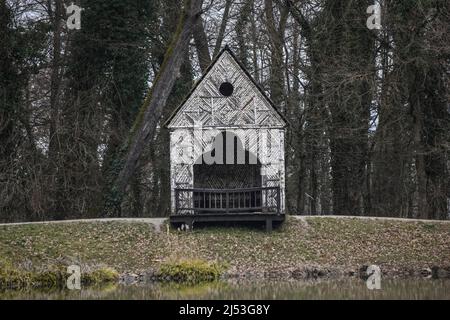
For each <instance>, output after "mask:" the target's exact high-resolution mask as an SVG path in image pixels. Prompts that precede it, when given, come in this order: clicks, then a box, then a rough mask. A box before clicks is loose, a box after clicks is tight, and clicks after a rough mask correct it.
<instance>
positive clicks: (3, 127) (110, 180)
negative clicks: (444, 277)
mask: <svg viewBox="0 0 450 320" xmlns="http://www.w3.org/2000/svg"><path fill="white" fill-rule="evenodd" d="M72 2H73V3H75V4H77V5H79V6H80V7H81V8H83V11H82V15H81V29H80V30H69V29H68V28H67V23H66V22H67V13H66V6H69V5H70V4H71V3H72ZM378 2H379V3H380V4H381V8H382V11H381V13H382V15H381V18H382V19H381V29H379V30H377V29H375V30H369V29H368V28H367V26H366V21H367V18H368V17H369V14H367V8H368V6H370V5H373V4H374V2H373V0H370V1H368V0H340V1H336V0H298V1H290V0H220V1H219V0H205V1H200V0H184V1H183V0H133V1H132V0H127V1H124V0H77V1H72V0H70V1H65V0H0V221H6V222H9V221H30V220H51V219H69V218H71V219H73V218H93V217H104V216H118V217H144V216H145V217H154V216H167V215H169V214H170V193H169V190H170V187H169V186H170V181H169V178H170V172H169V166H168V163H169V135H168V131H167V130H166V129H165V128H164V127H163V126H162V124H163V123H164V122H165V120H166V119H167V118H168V117H169V116H170V115H171V113H172V112H173V110H174V109H175V108H176V107H177V106H178V105H179V104H180V103H181V102H182V100H183V98H184V97H185V96H186V95H187V93H188V92H189V91H190V89H191V88H192V86H193V83H194V81H195V80H196V79H198V78H199V77H200V76H201V74H202V70H205V69H206V68H207V66H208V65H209V63H210V62H211V60H212V59H213V57H214V56H215V55H217V53H218V52H219V51H220V49H221V48H223V47H224V46H225V45H228V46H229V47H230V48H231V49H232V50H233V51H234V52H235V54H236V55H237V57H238V58H239V60H240V61H241V62H242V63H243V64H244V65H245V66H246V68H247V69H248V70H249V72H250V74H251V75H252V76H253V77H254V79H255V80H256V82H257V83H258V84H260V86H261V87H262V88H263V89H264V90H265V91H266V92H267V94H268V95H269V96H270V97H271V99H272V100H273V102H274V103H275V105H276V106H278V108H279V110H280V111H281V112H282V113H283V115H284V116H285V118H286V119H287V120H288V121H289V127H288V133H287V139H286V187H287V195H286V206H287V212H288V213H289V214H299V215H303V214H308V215H328V214H335V215H355V216H387V217H407V218H424V219H448V218H449V213H450V104H449V95H450V88H449V84H450V81H449V79H450V77H449V73H450V32H449V31H450V28H449V27H450V2H449V1H447V0H379V1H378ZM199 8H201V10H200V9H199ZM194 9H197V11H195V10H194ZM166 80H167V81H166ZM158 84H159V87H158ZM152 90H153V91H152ZM164 90H166V91H167V94H161V95H160V94H159V93H160V92H163V93H164V92H166V91H164ZM158 97H161V98H160V101H158ZM163 98H167V99H163ZM145 111H146V112H145ZM143 122H144V123H145V122H147V123H149V124H151V125H150V127H151V129H152V131H149V132H144V131H143V130H142V123H143ZM153 127H154V128H153ZM135 137H136V138H135ZM133 139H134V140H133ZM130 141H131V142H130ZM133 141H134V144H133ZM133 145H134V149H133ZM130 146H131V147H130ZM130 148H131V149H133V150H134V151H136V148H138V149H139V150H138V151H139V152H137V153H136V152H135V153H133V152H131V151H130ZM124 159H128V160H129V159H132V160H133V159H134V163H133V165H132V166H131V167H130V166H127V164H128V163H129V161H128V160H124ZM124 167H125V168H128V169H129V170H128V171H127V170H124ZM130 168H131V169H130ZM124 172H125V173H124ZM118 180H119V181H120V183H119V186H120V187H118V188H114V187H113V186H117V184H118V183H117V181H118Z"/></svg>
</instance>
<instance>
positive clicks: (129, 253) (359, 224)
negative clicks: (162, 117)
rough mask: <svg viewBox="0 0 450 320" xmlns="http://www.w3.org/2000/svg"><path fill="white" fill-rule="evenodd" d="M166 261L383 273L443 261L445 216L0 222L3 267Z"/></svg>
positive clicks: (154, 265)
mask: <svg viewBox="0 0 450 320" xmlns="http://www.w3.org/2000/svg"><path fill="white" fill-rule="evenodd" d="M174 261H175V262H176V261H209V262H217V263H218V265H221V266H222V265H226V266H227V273H229V274H245V273H258V274H264V273H265V274H266V275H267V274H268V275H277V274H290V275H295V274H296V273H299V272H300V273H301V271H302V270H303V269H304V268H305V267H314V268H318V269H321V270H344V271H346V272H347V271H348V272H352V271H355V272H357V271H358V270H359V268H360V267H361V266H363V265H370V264H377V265H380V266H381V268H382V270H383V271H384V272H388V273H389V272H392V273H395V272H409V271H413V270H415V271H417V270H421V269H423V268H432V267H433V266H438V267H442V268H448V267H449V266H450V223H437V222H404V221H391V220H361V219H347V218H345V219H334V218H307V219H305V220H304V221H301V220H297V219H294V218H289V219H288V221H287V222H286V223H285V224H284V225H283V226H282V227H281V228H280V229H277V230H275V231H274V232H272V233H265V232H263V231H260V230H252V229H244V228H208V229H199V230H194V231H193V232H178V231H175V230H171V231H170V232H169V233H167V232H165V231H163V232H160V233H157V232H155V231H154V229H153V228H152V226H151V225H149V224H147V223H141V222H136V223H128V222H80V223H59V224H36V225H14V226H0V268H2V269H3V270H6V267H5V266H8V268H7V269H8V270H15V272H43V271H45V270H52V269H54V268H55V266H61V265H63V266H67V265H70V264H79V265H81V266H82V267H83V268H87V269H89V268H91V269H92V268H93V266H94V269H95V266H102V268H103V267H108V268H112V269H114V270H117V271H118V272H120V273H123V272H133V273H140V272H144V271H146V270H149V269H153V270H160V269H161V268H162V267H164V266H167V265H172V266H173V265H174V264H173V263H172V264H170V263H169V262H174ZM168 263H169V264H168ZM2 265H3V266H2ZM175 266H176V264H175ZM169 271H171V272H173V269H170V270H169ZM214 276H215V275H214Z"/></svg>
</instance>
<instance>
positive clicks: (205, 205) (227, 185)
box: [194, 132, 262, 213]
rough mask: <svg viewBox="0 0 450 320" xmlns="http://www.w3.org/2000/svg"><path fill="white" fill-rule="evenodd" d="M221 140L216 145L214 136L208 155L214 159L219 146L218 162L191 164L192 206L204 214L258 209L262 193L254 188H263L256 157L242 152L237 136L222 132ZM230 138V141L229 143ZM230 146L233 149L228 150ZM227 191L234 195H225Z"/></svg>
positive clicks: (243, 150)
mask: <svg viewBox="0 0 450 320" xmlns="http://www.w3.org/2000/svg"><path fill="white" fill-rule="evenodd" d="M221 138H222V144H220V143H217V144H216V141H217V137H216V140H215V142H214V145H215V147H214V148H213V150H212V151H211V154H210V156H212V157H215V155H216V151H217V149H218V148H220V147H222V148H223V149H222V151H223V153H222V155H223V157H221V160H220V161H219V162H221V163H214V164H207V163H204V161H201V163H198V164H196V165H194V189H195V192H194V207H196V208H201V209H202V212H203V213H211V212H213V211H221V210H222V211H223V208H227V210H228V211H230V209H231V211H230V212H237V211H239V212H243V211H245V212H254V211H258V210H260V209H259V208H260V207H261V205H262V192H261V190H253V189H254V188H261V186H262V177H261V163H260V162H259V160H258V159H257V158H256V156H255V155H253V154H252V153H251V152H249V151H248V150H245V149H244V147H243V145H242V142H241V141H240V139H239V138H238V137H237V136H236V135H234V134H230V133H229V132H227V133H225V132H222V133H221ZM230 139H233V140H232V142H231V141H230ZM230 146H233V150H227V147H228V148H229V147H230ZM239 152H240V153H239ZM230 154H231V156H230ZM238 154H240V155H241V156H238ZM227 155H228V159H227ZM242 155H244V156H242ZM240 157H241V158H240ZM202 159H203V157H202ZM227 160H228V161H227ZM199 162H200V161H199ZM229 162H231V163H229ZM222 190H223V192H221V191H222ZM230 190H233V191H234V192H231V193H226V192H225V191H230ZM205 209H211V211H209V210H205Z"/></svg>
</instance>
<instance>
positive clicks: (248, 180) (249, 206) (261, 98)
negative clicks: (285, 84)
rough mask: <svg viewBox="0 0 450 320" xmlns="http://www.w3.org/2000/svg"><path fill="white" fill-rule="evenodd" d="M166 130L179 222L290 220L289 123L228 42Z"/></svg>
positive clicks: (174, 211) (174, 221)
mask: <svg viewBox="0 0 450 320" xmlns="http://www.w3.org/2000/svg"><path fill="white" fill-rule="evenodd" d="M280 72H281V71H280ZM166 127H167V128H168V129H169V131H170V172H171V199H172V208H171V210H172V214H171V216H170V221H171V223H172V224H175V225H177V224H187V225H190V226H192V225H193V224H194V223H198V222H201V223H203V222H226V221H241V222H251V221H255V222H264V223H265V225H266V228H267V230H271V229H272V224H273V223H281V222H282V221H284V214H285V158H284V139H285V128H286V121H285V120H284V118H283V116H282V114H281V113H280V112H279V111H278V110H277V108H276V107H275V106H274V104H273V103H272V102H271V101H270V99H269V98H268V97H267V96H266V94H265V93H264V92H263V91H262V90H261V88H260V87H259V86H258V85H257V84H256V82H255V81H254V80H253V78H252V77H251V75H250V74H249V73H248V72H247V71H246V70H245V68H244V67H243V65H242V64H241V63H240V62H239V61H238V60H237V58H236V56H235V55H234V54H233V52H232V51H231V50H230V49H229V48H228V47H226V48H225V49H223V50H222V51H221V52H220V53H219V54H218V55H217V57H216V58H215V59H214V61H213V62H212V63H211V65H210V66H209V68H208V69H207V70H206V72H205V73H204V75H203V77H202V78H201V79H200V80H199V81H198V82H197V83H196V84H195V86H194V88H193V89H192V91H191V92H190V94H189V95H188V96H187V97H186V99H185V100H184V102H183V103H182V104H181V105H180V106H179V107H178V108H177V110H176V111H175V112H174V113H173V114H172V116H171V117H170V118H169V120H168V121H167V122H166Z"/></svg>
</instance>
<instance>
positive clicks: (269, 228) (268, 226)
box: [266, 218, 272, 232]
mask: <svg viewBox="0 0 450 320" xmlns="http://www.w3.org/2000/svg"><path fill="white" fill-rule="evenodd" d="M271 231H272V219H270V218H267V219H266V232H271Z"/></svg>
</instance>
